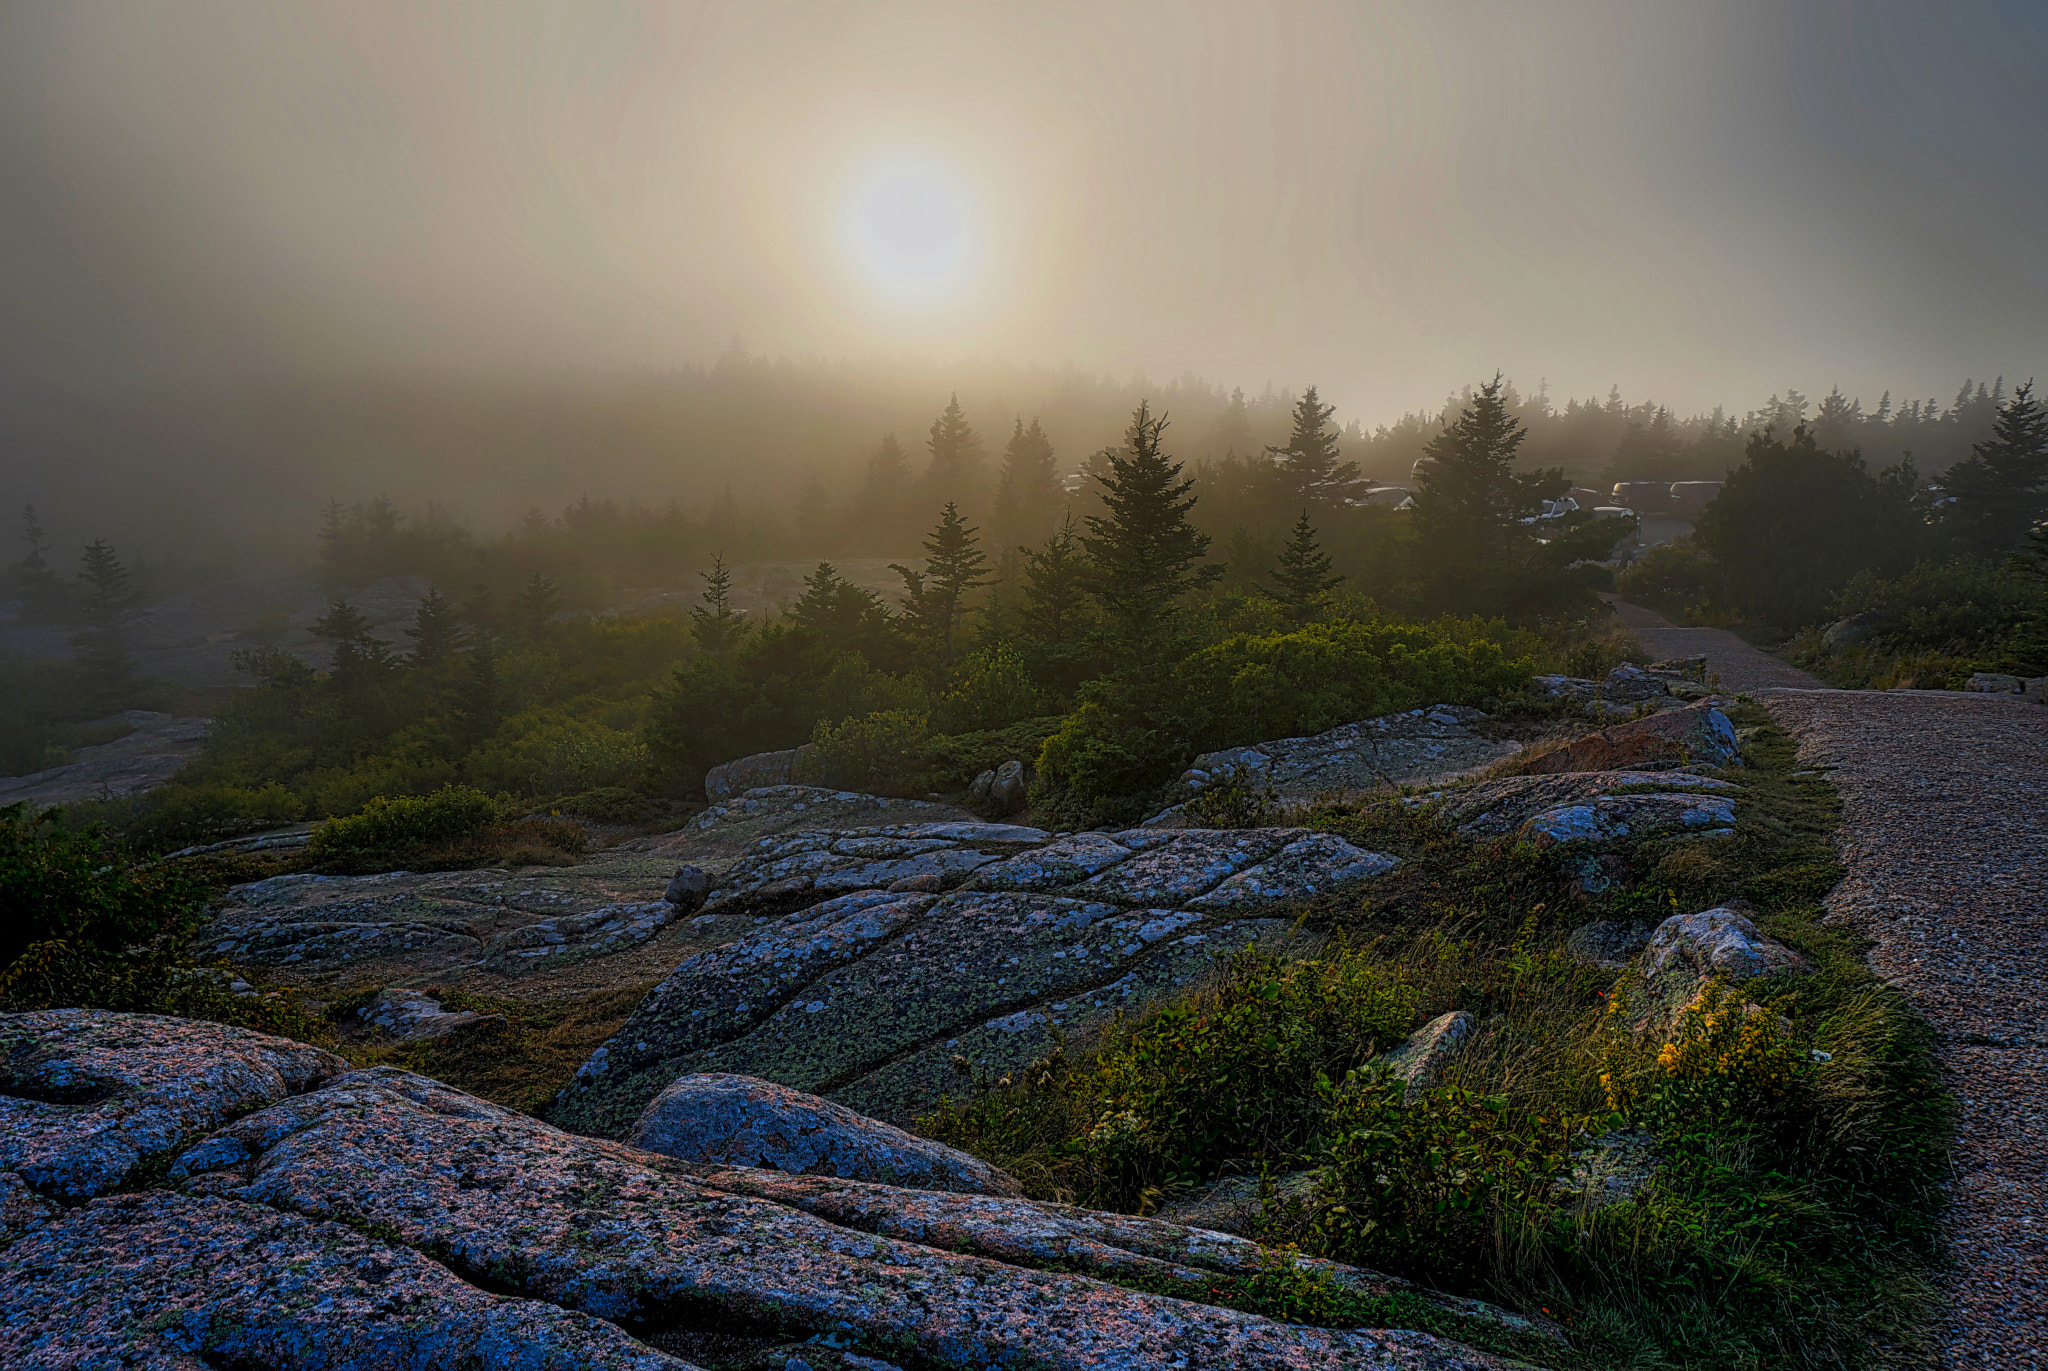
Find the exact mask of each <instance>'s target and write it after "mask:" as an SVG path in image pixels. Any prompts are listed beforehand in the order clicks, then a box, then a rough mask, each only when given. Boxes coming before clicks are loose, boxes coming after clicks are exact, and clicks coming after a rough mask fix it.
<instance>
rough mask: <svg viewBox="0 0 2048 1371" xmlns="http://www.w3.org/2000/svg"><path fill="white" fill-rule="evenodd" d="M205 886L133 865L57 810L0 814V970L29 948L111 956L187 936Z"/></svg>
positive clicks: (22, 808)
mask: <svg viewBox="0 0 2048 1371" xmlns="http://www.w3.org/2000/svg"><path fill="white" fill-rule="evenodd" d="M205 902H206V888H205V887H204V886H203V885H201V884H199V883H198V882H196V881H193V880H192V879H191V878H190V877H188V876H186V875H185V874H184V873H182V872H180V871H178V870H176V869H175V868H167V867H140V868H138V867H136V866H134V865H133V864H132V863H131V862H130V860H129V856H128V852H127V850H126V848H125V847H123V846H122V845H121V844H120V843H118V842H116V841H115V840H114V839H112V838H110V837H109V836H108V835H107V834H106V833H105V832H104V831H103V830H101V829H98V828H72V827H68V826H67V825H66V824H65V822H64V811H63V810H61V809H47V810H44V811H42V812H41V813H33V812H31V811H30V809H29V807H28V806H27V805H26V804H12V805H8V806H7V807H5V808H4V809H0V909H4V910H5V911H6V913H7V917H6V918H5V919H0V966H11V965H12V964H13V963H14V962H15V961H16V960H17V959H19V958H20V957H21V956H22V954H23V953H25V952H26V951H27V950H28V948H29V947H30V946H31V945H32V944H36V943H46V942H58V943H63V944H65V945H66V946H68V947H70V948H73V949H77V950H80V951H85V950H90V951H93V952H102V953H109V954H112V953H119V952H120V951H121V950H122V949H124V948H127V947H130V946H134V945H136V944H141V943H148V942H150V941H152V940H154V939H157V938H161V937H166V936H171V937H176V936H182V935H186V934H189V933H190V931H191V930H192V929H193V928H194V927H195V926H196V925H197V923H198V920H199V918H200V915H201V913H202V911H203V910H204V908H205Z"/></svg>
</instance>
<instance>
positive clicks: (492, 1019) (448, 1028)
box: [355, 987, 505, 1042]
mask: <svg viewBox="0 0 2048 1371" xmlns="http://www.w3.org/2000/svg"><path fill="white" fill-rule="evenodd" d="M355 1019H356V1024H357V1025H358V1026H359V1027H362V1028H366V1029H374V1030H377V1031H379V1032H382V1033H385V1034H388V1035H389V1036H391V1037H393V1038H396V1039H398V1040H399V1041H400V1042H418V1041H421V1040H423V1039H430V1038H445V1037H447V1036H448V1035H449V1034H451V1033H460V1032H463V1031H464V1030H466V1029H471V1028H481V1027H483V1026H484V1025H485V1024H491V1023H503V1022H505V1016H504V1015H503V1014H479V1013H477V1012H476V1011H475V1010H473V1009H447V1008H445V1007H443V1005H442V1004H441V1002H440V1001H439V1000H437V999H435V998H434V997H433V996H432V995H429V994H427V993H426V992H424V991H420V990H405V989H400V988H397V987H393V988H391V989H387V990H381V991H379V992H377V997H376V998H375V999H373V1000H371V1001H370V1002H369V1003H368V1004H366V1005H363V1006H362V1007H360V1008H359V1009H357V1010H356V1012H355Z"/></svg>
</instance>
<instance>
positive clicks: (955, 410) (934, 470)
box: [925, 395, 981, 508]
mask: <svg viewBox="0 0 2048 1371" xmlns="http://www.w3.org/2000/svg"><path fill="white" fill-rule="evenodd" d="M925 450H926V451H928V452H929V453H931V465H930V466H929V467H928V468H927V469H926V471H925V494H926V497H927V498H928V499H932V500H954V501H957V500H960V499H963V498H966V497H968V496H970V495H972V494H973V493H974V492H975V490H976V489H977V488H978V487H979V485H980V482H981V438H980V436H979V435H978V434H976V433H975V431H974V426H973V425H972V424H970V423H968V422H967V415H966V413H965V412H964V411H962V410H961V408H960V397H959V396H958V395H954V396H953V397H952V399H951V400H949V401H948V402H947V404H946V408H945V409H944V410H942V411H941V412H940V414H939V417H938V418H936V419H934V420H932V428H931V436H930V437H929V438H927V439H926V440H925ZM929 507H930V506H926V508H929Z"/></svg>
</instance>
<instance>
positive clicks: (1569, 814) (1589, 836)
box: [1521, 794, 1735, 848]
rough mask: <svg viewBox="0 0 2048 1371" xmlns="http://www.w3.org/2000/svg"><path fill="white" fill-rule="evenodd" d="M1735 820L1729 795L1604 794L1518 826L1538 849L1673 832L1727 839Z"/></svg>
mask: <svg viewBox="0 0 2048 1371" xmlns="http://www.w3.org/2000/svg"><path fill="white" fill-rule="evenodd" d="M1734 824H1735V801H1734V799H1733V798H1732V797H1730V796H1727V795H1711V794H1681V795H1668V794H1666V795H1607V796H1603V797H1601V798H1599V799H1596V800H1590V801H1588V802H1586V803H1584V804H1571V805H1559V806H1557V807H1555V808H1552V809H1546V810H1544V811H1543V812H1542V813H1540V814H1538V815H1536V816H1535V817H1534V818H1532V819H1530V820H1529V822H1527V823H1526V824H1524V825H1522V828H1521V836H1522V837H1523V838H1524V839H1526V840H1527V841H1529V842H1530V843H1533V844H1534V845H1535V846H1537V847H1539V848H1546V847H1555V846H1557V845H1559V844H1562V843H1593V844H1596V845H1602V846H1605V845H1611V844H1613V843H1616V842H1619V841H1622V840H1624V839H1626V840H1629V841H1640V840H1642V839H1644V838H1662V837H1669V836H1672V835H1674V834H1683V835H1686V836H1690V837H1695V838H1712V837H1731V836H1733V835H1734V832H1735V828H1734Z"/></svg>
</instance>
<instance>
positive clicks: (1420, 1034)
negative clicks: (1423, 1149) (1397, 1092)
mask: <svg viewBox="0 0 2048 1371" xmlns="http://www.w3.org/2000/svg"><path fill="white" fill-rule="evenodd" d="M1478 1032H1479V1020H1478V1019H1477V1018H1475V1017H1473V1016H1472V1015H1471V1014H1469V1013H1467V1012H1466V1011H1465V1010H1462V1009H1453V1010H1451V1011H1450V1012H1449V1013H1447V1014H1439V1015H1437V1016H1436V1017H1435V1018H1434V1019H1431V1020H1430V1021H1429V1022H1428V1023H1426V1024H1424V1025H1423V1026H1422V1027H1420V1028H1418V1029H1416V1030H1415V1031H1414V1032H1413V1033H1411V1034H1409V1035H1408V1039H1407V1041H1406V1042H1403V1043H1402V1044H1401V1045H1400V1046H1399V1047H1397V1048H1395V1049H1394V1050H1393V1051H1391V1052H1388V1053H1385V1054H1384V1055H1382V1056H1381V1057H1380V1058H1379V1064H1380V1065H1381V1066H1384V1067H1386V1068H1387V1069H1388V1070H1390V1071H1392V1072H1393V1073H1394V1075H1396V1076H1398V1077H1399V1078H1400V1079H1402V1080H1404V1081H1406V1082H1407V1083H1408V1095H1407V1098H1409V1099H1411V1100H1412V1099H1414V1098H1415V1097H1416V1096H1417V1095H1420V1094H1422V1093H1423V1092H1425V1091H1427V1090H1429V1089H1430V1088H1431V1087H1432V1086H1434V1085H1435V1084H1436V1083H1437V1078H1438V1077H1440V1076H1441V1075H1442V1074H1443V1070H1444V1068H1445V1067H1446V1066H1449V1065H1450V1063H1451V1059H1452V1058H1453V1057H1456V1056H1457V1055H1458V1054H1459V1053H1460V1052H1462V1051H1464V1050H1465V1045H1466V1044H1467V1043H1469V1042H1471V1041H1472V1038H1473V1036H1474V1035H1475V1034H1477V1033H1478Z"/></svg>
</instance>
